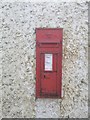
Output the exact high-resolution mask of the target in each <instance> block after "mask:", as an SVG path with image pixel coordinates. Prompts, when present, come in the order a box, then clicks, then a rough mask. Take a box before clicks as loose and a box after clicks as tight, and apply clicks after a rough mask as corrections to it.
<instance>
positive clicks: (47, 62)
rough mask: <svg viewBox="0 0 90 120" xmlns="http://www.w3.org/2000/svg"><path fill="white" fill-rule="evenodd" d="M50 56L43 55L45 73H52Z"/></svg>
mask: <svg viewBox="0 0 90 120" xmlns="http://www.w3.org/2000/svg"><path fill="white" fill-rule="evenodd" d="M52 57H53V55H52V54H45V71H47V70H49V71H52V61H53V60H52Z"/></svg>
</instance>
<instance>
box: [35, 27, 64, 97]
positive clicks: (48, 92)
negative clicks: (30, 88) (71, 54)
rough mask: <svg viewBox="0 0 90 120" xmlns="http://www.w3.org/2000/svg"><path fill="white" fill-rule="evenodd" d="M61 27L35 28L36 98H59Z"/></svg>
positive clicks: (60, 82)
mask: <svg viewBox="0 0 90 120" xmlns="http://www.w3.org/2000/svg"><path fill="white" fill-rule="evenodd" d="M62 35H63V29H62V28H37V29H36V98H61V93H62Z"/></svg>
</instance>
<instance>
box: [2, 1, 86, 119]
mask: <svg viewBox="0 0 90 120" xmlns="http://www.w3.org/2000/svg"><path fill="white" fill-rule="evenodd" d="M0 6H1V10H2V14H1V15H2V27H0V29H1V28H2V51H3V54H2V117H3V118H23V117H25V118H67V117H70V118H87V117H88V54H87V53H88V3H87V2H81V3H79V2H60V3H57V2H44V3H42V2H38V3H32V2H31V3H30V2H11V3H10V2H3V3H2V4H1V5H0ZM39 27H41V28H44V27H45V28H60V27H61V28H63V64H62V68H63V78H62V81H63V87H62V89H63V99H37V100H35V84H36V75H35V72H36V71H35V68H36V53H35V48H36V33H35V29H36V28H39Z"/></svg>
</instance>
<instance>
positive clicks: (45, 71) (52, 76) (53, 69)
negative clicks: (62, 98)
mask: <svg viewBox="0 0 90 120" xmlns="http://www.w3.org/2000/svg"><path fill="white" fill-rule="evenodd" d="M57 58H58V54H57V53H53V54H52V53H42V54H41V90H40V91H41V94H42V95H49V96H51V95H57V63H58V62H57V61H58V59H57Z"/></svg>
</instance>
